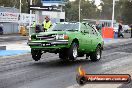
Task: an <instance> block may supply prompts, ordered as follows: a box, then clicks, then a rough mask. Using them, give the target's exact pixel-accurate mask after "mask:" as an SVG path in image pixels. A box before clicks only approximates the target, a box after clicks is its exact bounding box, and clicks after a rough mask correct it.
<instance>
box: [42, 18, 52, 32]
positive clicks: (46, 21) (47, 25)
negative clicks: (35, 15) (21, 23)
mask: <svg viewBox="0 0 132 88" xmlns="http://www.w3.org/2000/svg"><path fill="white" fill-rule="evenodd" d="M51 26H52V23H51V21H50V19H49V17H48V16H46V17H45V21H44V22H43V29H44V32H46V31H47V30H48V29H49V28H50V27H51Z"/></svg>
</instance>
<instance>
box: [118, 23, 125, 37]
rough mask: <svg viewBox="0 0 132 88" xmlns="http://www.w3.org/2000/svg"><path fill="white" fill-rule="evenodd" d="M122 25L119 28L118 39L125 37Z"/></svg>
mask: <svg viewBox="0 0 132 88" xmlns="http://www.w3.org/2000/svg"><path fill="white" fill-rule="evenodd" d="M122 30H123V29H122V24H121V23H119V27H118V37H120V36H122V38H124V35H123V34H122Z"/></svg>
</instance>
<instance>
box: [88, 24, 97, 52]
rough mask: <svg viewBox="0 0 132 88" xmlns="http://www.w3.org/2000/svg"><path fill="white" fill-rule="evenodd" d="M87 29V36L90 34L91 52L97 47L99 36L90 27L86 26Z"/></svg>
mask: <svg viewBox="0 0 132 88" xmlns="http://www.w3.org/2000/svg"><path fill="white" fill-rule="evenodd" d="M87 28H88V29H89V34H90V36H89V37H90V39H91V45H90V46H91V47H90V49H91V51H93V50H95V49H96V47H97V45H98V41H99V35H98V33H97V31H96V30H95V29H94V28H93V27H92V26H90V25H87Z"/></svg>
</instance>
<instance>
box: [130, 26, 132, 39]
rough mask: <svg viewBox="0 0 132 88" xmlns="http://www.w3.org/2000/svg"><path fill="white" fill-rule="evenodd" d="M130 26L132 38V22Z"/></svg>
mask: <svg viewBox="0 0 132 88" xmlns="http://www.w3.org/2000/svg"><path fill="white" fill-rule="evenodd" d="M130 28H131V38H132V24H131V25H130Z"/></svg>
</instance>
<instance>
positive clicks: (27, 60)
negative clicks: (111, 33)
mask: <svg viewBox="0 0 132 88" xmlns="http://www.w3.org/2000/svg"><path fill="white" fill-rule="evenodd" d="M131 55H132V44H127V45H122V46H119V47H116V48H114V47H112V48H108V49H105V50H104V51H103V56H102V59H101V60H100V61H99V62H91V61H90V60H86V59H85V57H81V58H78V59H77V60H76V61H75V62H68V63H66V62H63V61H61V60H60V59H59V58H58V55H56V54H49V53H45V54H43V56H42V58H41V60H40V61H38V62H35V61H33V60H32V58H31V56H30V55H23V56H17V57H11V58H8V57H7V58H1V59H0V88H67V87H69V86H72V85H75V84H77V83H76V73H77V68H78V67H79V66H80V65H82V67H83V68H84V69H85V70H86V72H87V73H90V74H103V73H106V72H111V73H112V71H113V70H114V69H117V68H119V67H122V68H125V67H127V65H128V64H131V63H132V59H131V58H130V57H131ZM127 86H131V84H128V85H127ZM127 86H126V85H123V86H122V87H121V88H128V87H127ZM130 88H131V87H130Z"/></svg>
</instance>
